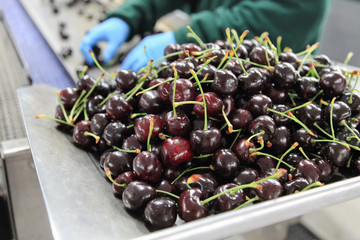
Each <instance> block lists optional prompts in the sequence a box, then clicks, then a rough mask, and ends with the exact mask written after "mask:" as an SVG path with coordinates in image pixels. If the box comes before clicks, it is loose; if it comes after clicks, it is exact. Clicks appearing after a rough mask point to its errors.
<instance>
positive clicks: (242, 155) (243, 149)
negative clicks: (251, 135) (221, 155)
mask: <svg viewBox="0 0 360 240" xmlns="http://www.w3.org/2000/svg"><path fill="white" fill-rule="evenodd" d="M254 148H255V145H254V143H253V142H252V141H250V142H249V143H247V139H246V138H241V139H239V140H238V141H237V142H236V143H235V145H234V146H233V148H232V149H231V151H233V152H234V153H235V155H236V156H237V157H238V159H239V161H240V165H241V166H249V165H251V164H253V163H254V161H255V159H256V156H254V157H250V151H249V150H250V149H254Z"/></svg>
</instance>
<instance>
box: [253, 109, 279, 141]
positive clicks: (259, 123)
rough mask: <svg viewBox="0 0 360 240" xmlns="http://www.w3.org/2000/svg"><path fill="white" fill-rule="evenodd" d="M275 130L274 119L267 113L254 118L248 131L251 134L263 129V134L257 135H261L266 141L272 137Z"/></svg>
mask: <svg viewBox="0 0 360 240" xmlns="http://www.w3.org/2000/svg"><path fill="white" fill-rule="evenodd" d="M275 130H276V124H275V122H274V120H273V119H272V118H271V117H269V116H267V115H262V116H259V117H257V118H255V119H254V120H253V121H252V122H251V123H250V125H249V132H250V133H251V134H252V135H253V134H257V133H260V132H261V131H264V134H261V135H259V137H261V138H262V139H263V140H264V142H267V141H268V140H270V139H271V138H272V136H273V135H274V134H275Z"/></svg>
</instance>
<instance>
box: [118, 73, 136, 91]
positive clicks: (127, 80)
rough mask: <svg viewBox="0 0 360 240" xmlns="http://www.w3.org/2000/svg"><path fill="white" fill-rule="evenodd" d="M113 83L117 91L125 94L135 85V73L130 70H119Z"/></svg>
mask: <svg viewBox="0 0 360 240" xmlns="http://www.w3.org/2000/svg"><path fill="white" fill-rule="evenodd" d="M115 82H116V88H117V89H118V90H120V91H122V92H127V91H129V90H130V89H132V88H133V87H135V85H136V82H137V77H136V72H134V71H133V70H130V69H121V70H119V71H118V72H117V73H116V78H115Z"/></svg>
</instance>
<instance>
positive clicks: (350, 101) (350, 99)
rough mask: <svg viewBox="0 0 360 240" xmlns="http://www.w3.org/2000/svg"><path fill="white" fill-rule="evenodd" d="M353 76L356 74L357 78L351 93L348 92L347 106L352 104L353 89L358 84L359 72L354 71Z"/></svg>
mask: <svg viewBox="0 0 360 240" xmlns="http://www.w3.org/2000/svg"><path fill="white" fill-rule="evenodd" d="M353 74H354V75H355V74H356V75H357V77H356V81H355V84H354V87H353V89H351V92H350V98H349V101H348V103H349V104H352V103H353V94H354V91H355V88H356V86H357V84H358V82H359V76H360V71H359V70H357V71H354V73H353Z"/></svg>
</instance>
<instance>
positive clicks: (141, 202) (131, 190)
mask: <svg viewBox="0 0 360 240" xmlns="http://www.w3.org/2000/svg"><path fill="white" fill-rule="evenodd" d="M155 197H156V190H155V188H154V187H153V186H151V185H149V184H147V183H145V182H142V181H132V182H131V183H129V185H127V187H126V188H125V190H124V192H123V194H122V200H123V203H124V206H125V208H126V209H128V210H130V211H133V212H141V211H143V209H144V208H145V206H146V204H147V203H148V202H149V201H151V200H152V199H154V198H155Z"/></svg>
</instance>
